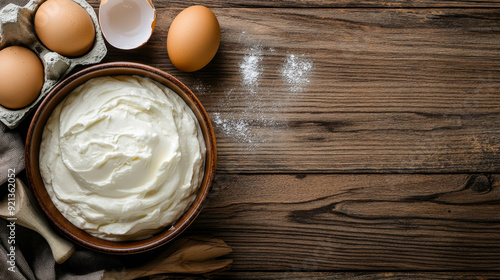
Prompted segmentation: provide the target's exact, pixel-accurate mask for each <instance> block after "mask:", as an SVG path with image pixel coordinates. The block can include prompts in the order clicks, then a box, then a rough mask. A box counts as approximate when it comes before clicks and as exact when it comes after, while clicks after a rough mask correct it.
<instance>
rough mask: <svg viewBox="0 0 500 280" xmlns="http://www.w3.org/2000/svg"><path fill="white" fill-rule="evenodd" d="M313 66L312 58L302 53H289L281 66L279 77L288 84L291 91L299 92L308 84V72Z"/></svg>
mask: <svg viewBox="0 0 500 280" xmlns="http://www.w3.org/2000/svg"><path fill="white" fill-rule="evenodd" d="M312 68H313V62H312V60H309V59H306V58H304V56H303V55H301V56H298V55H294V54H291V55H289V56H288V57H287V58H286V59H285V61H284V64H283V67H282V68H281V77H282V78H283V80H284V81H285V83H286V84H288V85H289V86H290V91H291V92H301V91H302V90H303V89H304V87H305V86H306V85H307V84H309V82H310V81H309V73H310V72H311V70H312Z"/></svg>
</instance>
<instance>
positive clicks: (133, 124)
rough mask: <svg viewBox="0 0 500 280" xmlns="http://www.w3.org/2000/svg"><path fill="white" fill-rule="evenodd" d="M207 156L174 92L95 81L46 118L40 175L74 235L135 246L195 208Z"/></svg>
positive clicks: (144, 83) (135, 81)
mask: <svg viewBox="0 0 500 280" xmlns="http://www.w3.org/2000/svg"><path fill="white" fill-rule="evenodd" d="M205 152H206V147H205V142H204V140H203V135H202V132H201V129H200V127H199V124H198V121H197V119H196V117H195V115H194V114H193V112H192V111H191V109H190V108H189V107H188V106H187V105H186V103H185V102H184V101H183V100H182V99H181V98H180V97H179V96H178V95H177V94H176V93H174V92H173V91H172V90H170V89H169V88H167V87H164V86H162V85H160V84H158V83H156V82H154V81H152V80H150V79H148V78H143V77H138V76H109V77H98V78H94V79H91V80H89V81H88V82H86V83H85V84H83V85H81V86H80V87H78V88H77V89H75V90H74V91H73V92H72V93H70V94H69V95H68V96H67V97H66V98H65V99H64V100H63V101H62V102H61V103H60V104H59V105H58V106H57V107H56V108H55V110H54V111H53V113H52V115H51V116H50V117H49V119H48V121H47V124H46V126H45V130H44V132H43V136H42V142H41V147H40V158H39V159H40V172H41V175H42V178H43V180H44V183H45V186H46V189H47V191H48V194H49V196H50V197H51V199H52V201H53V203H54V204H55V206H56V207H57V209H58V210H59V211H60V212H61V213H62V214H63V216H64V217H66V218H67V219H68V220H69V221H70V222H72V223H73V224H74V225H76V226H77V227H79V228H81V229H83V230H85V231H87V232H88V233H90V234H92V235H94V236H97V237H100V238H103V239H108V240H132V239H141V238H145V237H148V236H150V235H151V234H154V233H155V232H157V231H158V230H159V229H161V228H164V227H166V226H169V225H171V224H172V223H174V222H175V221H176V220H177V219H179V218H180V216H181V215H182V214H183V213H184V212H185V210H186V209H187V208H188V207H189V206H190V204H191V203H192V202H193V200H194V198H195V196H196V192H197V190H198V188H199V186H200V184H201V180H202V177H203V168H204V161H205Z"/></svg>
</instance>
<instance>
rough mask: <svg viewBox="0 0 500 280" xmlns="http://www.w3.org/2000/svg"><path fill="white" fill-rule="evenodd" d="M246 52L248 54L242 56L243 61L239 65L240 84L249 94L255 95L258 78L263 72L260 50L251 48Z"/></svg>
mask: <svg viewBox="0 0 500 280" xmlns="http://www.w3.org/2000/svg"><path fill="white" fill-rule="evenodd" d="M248 51H249V53H248V54H246V55H245V56H243V59H242V60H241V62H240V63H239V66H240V74H241V76H242V80H241V84H242V85H243V86H244V87H246V88H248V91H249V92H250V93H252V94H255V93H256V90H257V88H258V87H259V78H260V76H262V73H263V72H264V69H263V68H262V66H261V61H262V50H261V48H260V47H259V46H258V47H252V48H250V49H249V50H248Z"/></svg>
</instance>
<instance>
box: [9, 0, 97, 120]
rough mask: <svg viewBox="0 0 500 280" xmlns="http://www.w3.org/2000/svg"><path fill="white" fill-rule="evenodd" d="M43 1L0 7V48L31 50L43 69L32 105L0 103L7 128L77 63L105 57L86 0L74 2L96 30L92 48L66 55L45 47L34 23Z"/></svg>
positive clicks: (32, 106) (93, 13) (33, 106)
mask: <svg viewBox="0 0 500 280" xmlns="http://www.w3.org/2000/svg"><path fill="white" fill-rule="evenodd" d="M44 1H45V0H28V1H27V3H26V4H25V5H24V6H19V5H17V4H16V3H10V4H7V5H6V6H3V7H2V8H1V10H0V49H3V48H5V47H8V46H12V45H18V46H24V47H27V48H29V49H31V50H32V51H33V52H35V53H36V54H37V55H38V57H39V58H40V60H41V61H42V64H43V66H44V72H45V77H44V78H45V81H44V84H43V87H42V91H41V93H40V95H39V96H38V98H37V99H36V100H35V101H34V102H33V103H32V104H30V105H28V106H27V107H24V108H21V109H8V108H5V107H3V106H0V121H2V122H3V123H4V124H5V125H7V126H8V127H9V128H15V127H16V126H17V125H18V124H19V123H20V122H21V121H22V120H23V119H24V118H25V117H26V116H27V114H28V113H30V112H31V111H32V110H35V109H36V107H37V105H38V104H39V103H40V101H42V100H43V98H44V97H45V96H46V95H47V93H48V92H49V91H50V90H51V89H52V88H53V87H54V86H55V85H56V84H57V83H58V82H59V81H61V80H62V79H63V78H64V77H65V76H66V75H67V74H68V73H69V72H70V71H71V70H72V69H73V68H74V67H75V66H76V65H87V64H94V63H97V62H99V61H101V60H102V59H103V58H104V56H106V52H107V49H106V44H105V43H104V39H103V36H102V33H101V30H100V28H99V22H98V20H97V16H96V14H95V12H94V9H93V8H92V7H91V6H90V5H89V4H88V3H87V2H86V1H85V0H73V1H74V2H76V3H78V4H80V5H81V6H82V7H83V8H84V9H85V10H86V11H87V12H88V13H89V15H90V17H91V19H92V22H93V23H94V27H95V31H96V32H95V42H94V46H93V48H92V49H91V50H90V51H89V52H88V53H87V54H85V55H83V56H80V57H65V56H62V55H60V54H58V53H56V52H53V51H51V50H49V49H48V48H46V47H45V46H44V45H43V44H42V43H41V42H40V41H39V40H38V38H37V36H36V34H35V28H34V26H33V20H34V17H35V12H36V10H37V8H38V7H39V6H40V5H41V4H42V3H43V2H44ZM10 2H13V1H10ZM18 2H19V1H18ZM24 2H26V0H25V1H24Z"/></svg>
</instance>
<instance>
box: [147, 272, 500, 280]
mask: <svg viewBox="0 0 500 280" xmlns="http://www.w3.org/2000/svg"><path fill="white" fill-rule="evenodd" d="M499 278H500V273H499V272H478V271H475V272H455V271H454V272H429V271H425V272H379V271H378V272H371V271H364V272H333V271H321V272H300V271H286V272H265V271H264V272H263V271H258V272H232V271H227V272H223V273H220V274H217V275H208V276H206V275H205V276H196V275H156V276H152V277H150V278H149V279H150V280H164V279H178V280H200V279H246V280H253V279H273V280H281V279H286V280H290V279H307V280H382V279H383V280H429V279H433V280H451V279H453V280H486V279H491V280H493V279H499Z"/></svg>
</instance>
